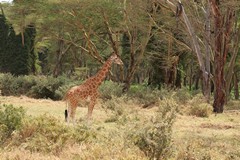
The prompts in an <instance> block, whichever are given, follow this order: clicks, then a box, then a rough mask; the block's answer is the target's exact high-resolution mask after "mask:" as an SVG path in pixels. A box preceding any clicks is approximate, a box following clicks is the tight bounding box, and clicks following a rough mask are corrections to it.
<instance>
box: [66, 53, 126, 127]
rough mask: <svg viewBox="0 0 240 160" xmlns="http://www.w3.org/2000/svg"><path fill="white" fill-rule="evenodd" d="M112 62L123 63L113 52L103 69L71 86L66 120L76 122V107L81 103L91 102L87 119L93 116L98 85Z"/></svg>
mask: <svg viewBox="0 0 240 160" xmlns="http://www.w3.org/2000/svg"><path fill="white" fill-rule="evenodd" d="M112 63H115V64H119V65H123V62H122V60H121V59H120V58H119V56H118V55H117V54H115V53H113V54H112V55H111V56H110V57H109V58H108V59H107V61H106V62H105V63H104V64H103V66H102V68H101V70H99V71H98V72H97V74H96V75H94V76H92V77H90V78H88V79H87V80H86V81H85V82H84V83H83V84H81V85H79V86H74V87H72V88H70V89H69V90H68V91H67V93H66V94H65V97H64V100H65V101H66V104H67V105H66V106H67V109H66V110H65V120H66V121H67V122H68V123H69V122H70V118H71V119H72V122H73V123H75V114H76V108H77V106H78V104H79V103H83V102H89V104H88V113H87V119H88V120H89V119H91V118H92V112H93V108H94V106H95V104H96V100H97V98H98V96H99V93H98V87H99V86H100V85H101V83H102V82H103V80H104V79H105V77H106V76H107V73H108V71H109V70H110V68H111V65H112Z"/></svg>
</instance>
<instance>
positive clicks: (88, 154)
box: [0, 96, 240, 160]
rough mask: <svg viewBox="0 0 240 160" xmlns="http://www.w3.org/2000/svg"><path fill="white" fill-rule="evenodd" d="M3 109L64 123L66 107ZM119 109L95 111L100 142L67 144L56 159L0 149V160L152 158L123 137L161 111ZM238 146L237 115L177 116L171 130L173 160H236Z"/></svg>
mask: <svg viewBox="0 0 240 160" xmlns="http://www.w3.org/2000/svg"><path fill="white" fill-rule="evenodd" d="M0 104H13V105H14V106H23V107H24V108H25V109H26V110H27V114H28V115H32V116H39V115H43V114H45V113H47V114H49V115H52V116H54V117H56V118H57V119H59V120H61V121H62V123H64V115H63V113H64V109H65V103H64V102H61V101H51V100H42V99H39V100H36V99H31V98H27V97H1V96H0ZM118 104H120V106H121V107H122V108H123V111H122V112H123V114H122V115H116V114H115V113H114V112H113V111H111V110H109V109H106V107H105V105H106V104H105V103H102V102H101V101H99V102H98V104H97V106H96V107H95V109H94V111H93V121H92V122H91V124H90V127H91V128H93V129H94V130H95V131H97V132H98V138H97V139H96V140H94V141H91V142H88V143H81V144H71V145H67V146H65V148H63V149H62V151H61V152H59V153H58V154H57V155H56V154H52V153H51V152H50V153H39V152H38V153H36V152H30V151H29V150H27V149H25V148H24V146H20V147H18V148H10V149H9V148H2V149H0V155H1V158H0V159H3V160H7V159H10V160H12V159H14V160H18V159H19V160H27V159H34V160H43V159H44V160H50V159H51V160H55V159H56V160H65V159H73V160H74V159H76V160H78V159H89V160H92V159H134V160H135V159H140V160H141V159H148V158H147V157H146V156H145V155H144V154H143V153H142V151H140V150H139V149H138V148H137V147H136V146H134V145H129V144H126V143H125V139H126V137H125V135H126V133H127V132H129V129H130V128H131V126H132V124H133V123H135V122H144V121H146V120H151V118H152V117H153V116H154V114H155V113H156V110H157V109H156V108H157V107H152V108H150V109H142V108H140V107H139V106H138V105H137V104H134V103H125V102H124V101H123V100H120V101H118ZM160 104H161V103H160ZM237 104H238V105H239V104H240V102H234V105H235V106H237ZM230 107H231V106H230ZM230 107H229V108H230ZM234 109H235V107H234ZM86 113H87V108H78V109H77V118H78V119H85V115H86ZM111 116H118V117H117V121H114V122H112V123H106V122H105V121H106V120H107V119H109V117H111ZM78 123H86V121H82V120H80V121H79V122H78ZM143 125H144V124H143ZM70 127H72V126H70ZM239 146H240V111H239V110H234V111H227V110H226V111H225V112H224V113H223V114H218V115H214V114H211V115H210V116H209V117H208V118H199V117H196V116H187V115H178V116H177V119H176V122H175V123H174V126H173V145H172V147H173V155H172V158H171V159H179V160H181V159H184V160H190V159H191V160H195V159H196V160H197V159H211V160H230V159H231V160H234V159H236V160H237V159H240V147H239Z"/></svg>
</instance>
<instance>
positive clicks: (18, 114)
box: [0, 105, 25, 144]
mask: <svg viewBox="0 0 240 160" xmlns="http://www.w3.org/2000/svg"><path fill="white" fill-rule="evenodd" d="M0 107H1V108H0V143H2V144H3V143H4V142H5V140H6V139H7V138H9V137H10V136H11V134H12V133H13V132H14V131H15V130H17V129H19V128H20V127H21V126H22V119H23V118H24V115H25V111H24V109H23V108H22V107H20V108H16V107H13V106H12V105H3V106H0Z"/></svg>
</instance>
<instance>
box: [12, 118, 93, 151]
mask: <svg viewBox="0 0 240 160" xmlns="http://www.w3.org/2000/svg"><path fill="white" fill-rule="evenodd" d="M95 137H96V134H95V132H94V131H93V130H91V129H89V128H88V127H86V126H76V127H75V128H69V127H68V126H66V125H64V124H62V123H61V122H60V121H59V120H57V119H56V118H54V117H52V116H49V115H42V116H39V117H37V118H32V119H26V120H25V121H24V123H23V125H22V127H21V128H20V129H19V130H18V132H16V133H15V134H14V136H13V138H12V141H11V143H10V145H9V146H22V147H24V148H25V149H28V150H30V151H32V152H41V153H50V152H51V153H53V154H55V155H57V154H59V153H60V152H61V151H62V149H63V148H64V146H65V145H66V144H74V143H81V142H83V141H87V140H89V139H91V138H95Z"/></svg>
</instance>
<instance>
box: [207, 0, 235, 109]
mask: <svg viewBox="0 0 240 160" xmlns="http://www.w3.org/2000/svg"><path fill="white" fill-rule="evenodd" d="M210 5H211V8H212V14H213V17H214V27H215V29H214V32H215V33H214V34H215V40H214V85H215V92H214V102H213V112H215V113H222V112H223V107H224V104H225V103H226V90H225V89H226V81H225V73H224V66H225V64H226V58H227V55H228V51H229V42H230V33H231V29H232V24H233V23H232V20H233V17H234V14H235V13H234V11H233V10H231V9H230V8H228V9H227V11H226V14H225V15H222V13H221V11H220V8H219V5H218V4H217V1H216V0H210Z"/></svg>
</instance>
